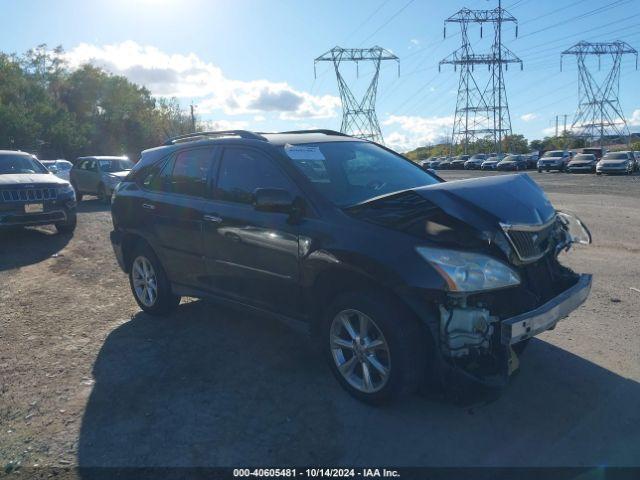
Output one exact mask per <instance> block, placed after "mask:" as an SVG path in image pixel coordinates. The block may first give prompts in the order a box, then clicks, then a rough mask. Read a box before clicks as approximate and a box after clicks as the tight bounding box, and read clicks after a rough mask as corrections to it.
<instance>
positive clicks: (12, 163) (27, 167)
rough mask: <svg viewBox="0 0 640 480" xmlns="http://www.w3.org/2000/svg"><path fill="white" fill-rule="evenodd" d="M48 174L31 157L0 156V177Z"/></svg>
mask: <svg viewBox="0 0 640 480" xmlns="http://www.w3.org/2000/svg"><path fill="white" fill-rule="evenodd" d="M48 172H49V171H48V170H47V169H46V168H45V167H44V166H43V165H42V164H41V163H40V162H38V161H37V160H36V159H35V158H33V157H32V156H31V155H16V154H8V155H0V175H7V174H11V173H48Z"/></svg>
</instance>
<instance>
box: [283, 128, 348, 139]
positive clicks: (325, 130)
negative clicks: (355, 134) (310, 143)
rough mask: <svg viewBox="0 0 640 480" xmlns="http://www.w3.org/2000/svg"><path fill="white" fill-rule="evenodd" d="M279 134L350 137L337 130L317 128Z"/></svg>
mask: <svg viewBox="0 0 640 480" xmlns="http://www.w3.org/2000/svg"><path fill="white" fill-rule="evenodd" d="M278 133H293V134H296V133H324V134H325V135H338V136H340V137H348V136H349V135H347V134H346V133H342V132H337V131H335V130H327V129H325V128H316V129H313V130H291V131H289V132H278Z"/></svg>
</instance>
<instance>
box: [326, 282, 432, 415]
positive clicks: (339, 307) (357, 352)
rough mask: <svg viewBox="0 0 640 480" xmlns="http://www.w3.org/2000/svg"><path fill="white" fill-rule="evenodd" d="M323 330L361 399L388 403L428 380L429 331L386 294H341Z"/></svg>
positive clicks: (338, 367) (346, 383)
mask: <svg viewBox="0 0 640 480" xmlns="http://www.w3.org/2000/svg"><path fill="white" fill-rule="evenodd" d="M363 318H364V319H365V320H363ZM345 322H346V323H345ZM363 322H364V323H363ZM347 324H348V325H349V326H347ZM320 331H321V338H320V340H321V342H322V344H323V351H324V353H325V355H326V358H327V360H328V362H329V366H330V368H331V371H332V372H333V374H334V376H335V377H336V379H337V380H338V382H339V383H340V385H342V387H343V388H344V389H345V390H346V391H347V392H348V393H349V394H350V395H352V396H353V397H355V398H357V399H358V400H360V401H363V402H365V403H369V404H373V405H379V404H383V403H387V402H389V401H390V400H392V399H394V398H397V397H398V396H400V395H402V394H407V393H412V392H414V391H416V390H417V388H418V387H419V386H420V384H421V383H422V382H424V380H425V372H426V368H427V363H428V351H429V348H428V340H427V335H426V333H425V331H424V329H423V327H422V326H421V325H420V323H419V321H418V320H417V319H415V318H414V317H413V316H412V314H411V313H410V312H409V311H408V310H407V309H406V308H403V307H402V305H397V304H396V302H394V301H393V300H391V299H388V298H385V296H384V295H382V296H381V295H379V294H375V293H374V292H352V293H347V294H343V295H340V296H338V297H337V298H336V299H335V300H334V301H333V302H332V303H331V304H330V306H329V307H328V308H327V309H326V311H325V313H324V316H323V319H322V328H321V329H320ZM343 372H344V373H343ZM367 379H368V380H367Z"/></svg>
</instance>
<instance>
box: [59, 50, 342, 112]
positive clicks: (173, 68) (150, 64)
mask: <svg viewBox="0 0 640 480" xmlns="http://www.w3.org/2000/svg"><path fill="white" fill-rule="evenodd" d="M65 58H66V60H67V61H68V62H69V64H70V65H71V66H72V67H78V66H80V65H82V64H84V63H91V64H93V65H96V66H98V67H101V68H104V69H105V70H107V71H110V72H112V73H115V74H118V75H124V76H126V77H127V78H129V79H130V80H131V81H133V82H135V83H138V84H141V85H144V86H146V87H147V88H148V89H149V90H150V91H151V93H153V94H154V95H161V96H169V97H174V96H175V97H178V98H189V99H191V98H193V99H197V100H196V101H197V103H198V112H199V113H204V114H207V113H214V112H217V111H221V112H224V113H225V114H227V115H238V114H261V113H266V112H278V113H279V114H280V116H281V118H284V119H301V118H331V117H335V116H336V114H337V110H338V108H339V107H340V99H339V98H338V97H335V96H332V95H323V96H315V95H311V94H310V93H308V92H303V91H299V90H296V89H294V88H293V87H291V86H290V85H289V84H287V83H286V82H273V81H270V80H264V79H260V80H249V81H245V80H234V79H230V78H227V77H226V76H225V75H224V73H223V72H222V70H221V69H220V67H218V66H217V65H214V64H213V63H209V62H206V61H204V60H202V59H201V58H199V57H198V56H197V55H195V54H194V53H189V54H186V55H183V54H168V53H166V52H163V51H161V50H159V49H158V48H156V47H153V46H144V45H139V44H138V43H136V42H133V41H126V42H123V43H119V44H114V45H103V46H98V45H90V44H86V43H82V44H80V45H78V46H77V47H75V48H73V49H72V50H70V51H69V52H67V53H65Z"/></svg>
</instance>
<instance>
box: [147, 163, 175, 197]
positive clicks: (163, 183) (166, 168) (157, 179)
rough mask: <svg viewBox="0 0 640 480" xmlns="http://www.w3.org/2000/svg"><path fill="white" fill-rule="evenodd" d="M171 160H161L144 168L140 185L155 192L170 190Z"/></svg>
mask: <svg viewBox="0 0 640 480" xmlns="http://www.w3.org/2000/svg"><path fill="white" fill-rule="evenodd" d="M172 168H173V162H172V161H169V162H161V163H160V164H159V165H153V166H151V167H150V168H147V169H146V172H144V173H143V174H142V175H143V176H142V185H143V186H144V188H146V189H148V190H153V191H156V192H170V191H171V181H170V180H171V169H172Z"/></svg>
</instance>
